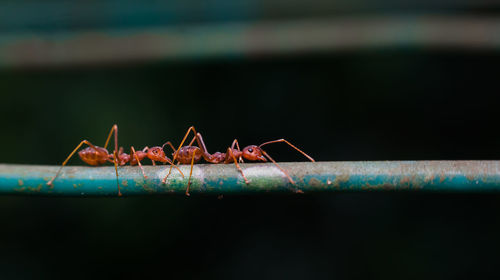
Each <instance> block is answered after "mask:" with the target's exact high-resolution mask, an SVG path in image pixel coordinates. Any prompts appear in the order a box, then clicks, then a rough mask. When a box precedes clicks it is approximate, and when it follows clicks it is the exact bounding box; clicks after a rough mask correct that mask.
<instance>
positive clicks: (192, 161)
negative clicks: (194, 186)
mask: <svg viewBox="0 0 500 280" xmlns="http://www.w3.org/2000/svg"><path fill="white" fill-rule="evenodd" d="M195 156H196V153H193V157H192V158H191V170H190V171H189V180H188V186H187V189H186V195H187V196H191V195H190V194H189V186H191V176H192V175H193V165H194V157H195Z"/></svg>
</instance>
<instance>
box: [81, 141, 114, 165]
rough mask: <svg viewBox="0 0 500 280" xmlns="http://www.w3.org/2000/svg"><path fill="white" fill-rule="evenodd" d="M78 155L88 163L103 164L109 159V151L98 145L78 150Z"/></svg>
mask: <svg viewBox="0 0 500 280" xmlns="http://www.w3.org/2000/svg"><path fill="white" fill-rule="evenodd" d="M78 156H80V158H81V159H82V160H83V161H84V162H85V163H87V164H88V165H93V166H97V165H102V164H104V163H106V162H107V161H108V159H109V154H108V151H107V150H106V149H104V148H101V147H97V146H95V148H92V147H87V148H85V149H83V150H81V151H79V152H78Z"/></svg>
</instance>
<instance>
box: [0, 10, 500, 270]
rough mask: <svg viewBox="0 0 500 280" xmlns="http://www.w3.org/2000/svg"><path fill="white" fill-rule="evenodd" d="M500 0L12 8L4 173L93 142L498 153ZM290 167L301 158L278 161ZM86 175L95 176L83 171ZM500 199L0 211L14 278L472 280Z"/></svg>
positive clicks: (4, 28) (485, 254)
mask: <svg viewBox="0 0 500 280" xmlns="http://www.w3.org/2000/svg"><path fill="white" fill-rule="evenodd" d="M499 15H500V4H499V3H498V2H496V1H487V0H481V1H465V0H457V1H444V0H440V1H430V0H426V1H393V0H376V1H365V0H359V1H347V0H342V1H334V2H332V1H324V0H309V1H303V0H289V1H280V0H270V1H256V0H239V1H220V0H214V1H194V0H190V1H169V2H167V1H112V0H104V1H62V0H46V1H29V0H18V1H5V0H3V1H0V96H1V101H0V128H1V136H2V137H0V145H1V147H2V153H1V157H0V161H1V162H2V163H20V164H51V165H55V164H60V163H61V161H62V160H63V159H64V158H65V157H66V156H67V154H68V153H69V152H70V151H71V150H72V149H73V148H74V147H75V146H76V145H77V144H78V143H79V142H80V141H81V140H82V139H88V140H90V141H91V142H93V143H96V144H98V145H103V143H104V140H105V137H106V135H107V133H108V131H109V129H110V128H111V126H112V125H113V124H114V123H117V124H118V125H119V128H120V134H119V135H120V137H119V142H120V144H121V145H123V146H124V147H127V148H128V147H129V146H130V145H134V146H135V147H143V146H146V145H148V146H153V145H160V144H162V143H164V142H165V141H166V140H171V141H174V143H177V144H178V143H179V141H180V140H181V138H182V136H183V135H184V133H185V131H186V129H187V128H188V127H189V126H190V125H195V126H196V127H197V129H198V131H200V132H202V133H203V135H204V139H205V141H206V143H207V145H208V148H209V150H210V151H212V152H215V151H217V150H219V151H223V150H225V149H226V148H227V147H228V145H230V144H231V142H232V140H233V139H234V138H238V140H239V141H240V143H241V144H242V145H248V144H259V143H262V142H264V141H268V140H272V139H277V138H286V139H288V140H290V141H291V142H292V143H294V144H296V145H297V146H299V147H301V148H302V149H303V150H305V151H306V152H307V153H309V154H310V155H311V156H313V157H314V158H315V159H317V160H319V161H359V160H433V159H436V160H437V159H440V160H462V159H471V160H480V159H498V158H500V145H499V142H500V131H499V129H498V121H499V120H500V118H499V114H498V109H497V108H498V106H499V104H500V96H499V89H500V88H499V78H498V77H499V71H498V65H500V36H499V34H500V18H499ZM268 151H269V152H270V154H271V155H273V156H274V157H275V158H276V159H277V160H279V161H297V160H303V158H301V157H300V156H299V155H297V153H295V152H293V151H292V150H291V149H289V148H287V147H286V146H284V145H283V146H282V145H276V146H274V147H272V146H270V147H269V149H268ZM70 164H74V165H78V164H80V165H81V164H82V162H81V161H80V160H79V159H77V158H75V159H73V160H72V161H71V163H70ZM499 215H500V196H499V195H497V194H423V193H338V194H333V193H328V194H326V193H325V194H305V195H300V196H296V195H272V196H262V195H255V196H235V195H233V196H224V199H222V200H218V199H217V198H216V197H212V196H199V195H193V196H191V197H190V198H186V197H182V196H180V197H171V196H164V197H138V198H120V199H118V198H40V197H36V198H35V197H0V279H54V278H65V279H68V278H72V279H89V278H96V277H103V278H124V277H127V276H128V277H130V276H135V277H139V278H140V279H142V278H150V277H152V276H153V275H154V274H157V275H158V276H159V277H161V278H181V277H182V278H208V279H255V278H264V279H309V278H311V279H332V278H337V279H351V278H355V279H373V278H376V279H401V278H405V279H423V278H425V279H460V278H471V277H474V278H476V277H478V276H480V275H486V274H488V273H497V272H498V264H499V261H498V252H499V250H500V241H499V240H500V239H499V238H498V237H499V236H500V218H499Z"/></svg>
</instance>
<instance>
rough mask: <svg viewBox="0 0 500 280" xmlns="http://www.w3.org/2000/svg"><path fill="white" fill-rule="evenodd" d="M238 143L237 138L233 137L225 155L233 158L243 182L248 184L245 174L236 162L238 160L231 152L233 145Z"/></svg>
mask: <svg viewBox="0 0 500 280" xmlns="http://www.w3.org/2000/svg"><path fill="white" fill-rule="evenodd" d="M236 143H238V140H237V139H234V141H233V144H232V145H231V148H227V154H226V157H227V156H231V157H232V158H233V161H234V164H235V165H236V168H238V170H239V171H240V173H241V176H243V179H244V180H245V183H246V184H247V185H248V184H250V181H248V179H247V177H246V176H245V174H244V173H243V170H241V167H240V165H239V164H238V161H237V160H236V157H235V156H234V154H233V149H234V145H235V144H236Z"/></svg>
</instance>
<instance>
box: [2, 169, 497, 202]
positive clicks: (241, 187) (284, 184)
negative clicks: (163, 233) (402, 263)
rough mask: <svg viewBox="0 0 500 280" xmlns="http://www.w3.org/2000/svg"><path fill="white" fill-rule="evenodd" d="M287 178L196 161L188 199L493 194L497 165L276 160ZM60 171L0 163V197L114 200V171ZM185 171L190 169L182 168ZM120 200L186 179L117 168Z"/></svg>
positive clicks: (175, 188) (174, 187) (176, 188)
mask: <svg viewBox="0 0 500 280" xmlns="http://www.w3.org/2000/svg"><path fill="white" fill-rule="evenodd" d="M280 166H281V167H282V168H284V169H285V170H287V171H288V172H289V173H290V175H291V176H292V178H293V180H294V181H295V182H296V185H292V184H291V183H290V182H289V181H288V180H287V178H286V177H285V176H284V175H283V173H282V172H281V171H280V170H279V169H278V168H276V167H275V166H274V165H273V164H272V163H248V164H241V167H242V169H243V171H244V173H245V175H246V176H247V178H248V179H249V180H250V184H248V185H247V184H245V182H244V180H243V178H242V176H241V174H240V173H239V172H238V171H237V169H236V168H235V166H234V165H232V164H219V165H214V164H199V165H195V166H194V169H193V179H192V185H191V194H193V195H196V194H200V193H207V194H229V193H242V194H243V193H267V192H279V193H295V190H297V189H299V190H302V191H303V192H305V193H311V192H339V191H350V192H358V191H380V190H382V191H437V192H498V191H500V161H376V162H315V163H311V162H289V163H280ZM58 168H59V167H58V166H37V165H8V164H0V194H4V195H5V194H20V195H49V196H52V195H59V196H116V195H117V185H116V177H115V171H114V167H112V166H107V167H82V166H68V167H65V168H64V169H63V172H62V173H61V175H60V177H58V178H57V179H56V180H55V181H54V185H53V186H52V187H51V186H48V185H46V182H47V181H48V180H49V179H50V178H51V177H52V176H53V175H54V174H55V173H56V172H57V169H58ZM180 168H181V170H182V172H183V173H184V174H189V166H186V165H183V166H181V167H180ZM118 171H119V182H120V185H121V190H122V193H123V195H124V196H133V195H156V194H184V193H185V189H186V186H187V182H188V179H187V176H186V177H185V178H182V176H181V175H180V173H179V172H178V171H177V170H175V169H174V170H173V171H172V175H171V176H170V177H169V179H168V181H167V183H166V184H162V183H161V179H162V178H163V177H164V176H165V174H166V173H167V172H168V166H147V167H145V172H146V175H147V176H148V179H147V180H144V178H143V176H142V173H141V171H140V169H139V168H138V167H136V166H134V167H131V166H126V167H120V168H119V170H118Z"/></svg>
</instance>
